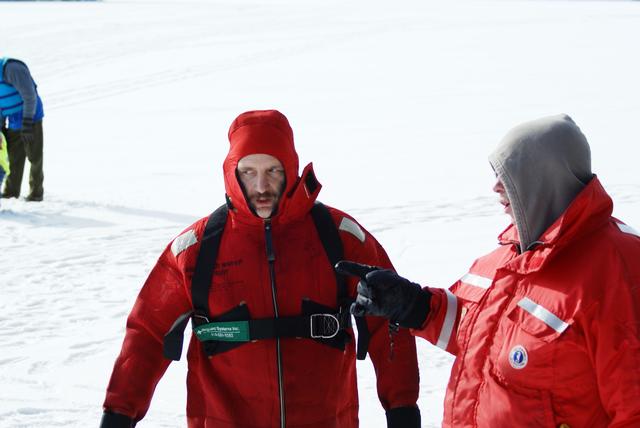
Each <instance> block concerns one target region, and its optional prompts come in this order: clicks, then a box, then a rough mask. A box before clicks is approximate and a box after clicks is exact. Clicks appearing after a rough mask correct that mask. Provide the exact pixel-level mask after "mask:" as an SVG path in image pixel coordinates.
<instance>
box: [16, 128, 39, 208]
mask: <svg viewBox="0 0 640 428" xmlns="http://www.w3.org/2000/svg"><path fill="white" fill-rule="evenodd" d="M33 131H34V135H33V136H34V138H33V140H32V142H31V143H28V144H26V145H25V152H26V155H27V159H29V163H30V164H31V167H30V168H29V195H28V196H27V198H26V199H27V201H32V202H34V201H36V202H39V201H41V200H42V197H43V196H44V188H43V187H42V183H43V181H44V173H43V172H42V162H43V156H42V151H43V150H42V146H43V144H42V143H43V138H42V121H40V122H36V123H35V124H34V126H33ZM9 165H11V164H9Z"/></svg>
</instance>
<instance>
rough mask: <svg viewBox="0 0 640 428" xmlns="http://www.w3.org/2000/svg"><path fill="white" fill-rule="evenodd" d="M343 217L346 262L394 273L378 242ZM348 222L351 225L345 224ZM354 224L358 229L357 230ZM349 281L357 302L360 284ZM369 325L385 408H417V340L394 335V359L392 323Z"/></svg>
mask: <svg viewBox="0 0 640 428" xmlns="http://www.w3.org/2000/svg"><path fill="white" fill-rule="evenodd" d="M339 214H340V215H339V216H334V219H335V220H336V223H337V224H338V225H339V226H341V227H340V237H341V238H342V242H343V245H344V257H345V259H347V260H351V261H355V262H358V263H364V264H368V265H373V266H380V267H383V268H387V269H393V265H392V264H391V261H390V260H389V257H388V256H387V253H386V252H385V250H384V249H383V248H382V246H381V245H380V244H379V243H378V241H376V239H375V238H374V237H373V236H372V235H371V234H370V233H369V232H367V231H366V230H365V229H364V228H363V227H362V226H360V225H359V224H357V223H356V222H355V220H353V219H352V218H351V217H349V216H346V215H344V214H342V213H339ZM344 218H346V219H347V223H348V224H343V223H342V222H343V219H344ZM349 222H353V224H351V223H349ZM354 224H355V225H356V226H357V227H353V226H354ZM359 231H360V232H359ZM347 281H348V283H347V285H348V287H349V293H350V294H351V296H352V297H354V298H355V296H356V288H357V283H358V280H357V279H356V278H353V277H350V278H348V279H347ZM367 325H368V327H369V332H370V342H369V356H370V358H371V361H372V362H373V366H374V368H375V372H376V377H377V379H376V380H377V389H378V397H379V398H380V402H381V403H382V406H383V407H384V409H385V410H389V409H393V408H396V407H404V406H416V402H417V400H418V392H419V382H420V376H419V372H418V361H417V357H416V344H415V339H414V337H413V336H412V335H411V334H410V333H409V330H407V329H403V328H401V329H400V330H399V331H398V332H397V333H396V334H394V335H393V357H392V355H391V339H390V336H389V322H388V320H386V319H384V318H381V317H367ZM391 357H392V358H391Z"/></svg>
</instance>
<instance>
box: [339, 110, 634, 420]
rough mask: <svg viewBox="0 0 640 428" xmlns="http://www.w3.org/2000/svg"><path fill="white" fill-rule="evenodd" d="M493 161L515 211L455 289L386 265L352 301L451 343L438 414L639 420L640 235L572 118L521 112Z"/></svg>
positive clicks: (358, 271)
mask: <svg viewBox="0 0 640 428" xmlns="http://www.w3.org/2000/svg"><path fill="white" fill-rule="evenodd" d="M489 161H490V163H491V166H492V167H493V170H494V171H495V173H496V177H497V180H496V184H495V185H494V188H493V190H494V191H495V192H496V193H498V195H499V197H500V203H501V204H502V205H503V206H504V211H505V212H506V213H507V214H509V215H510V216H511V220H512V224H511V225H510V226H509V227H508V228H507V229H506V230H505V231H504V232H502V234H500V236H499V238H498V239H499V243H500V246H499V248H497V249H496V250H494V251H493V252H492V253H490V254H488V255H486V256H483V257H481V258H479V259H477V260H476V261H475V262H474V263H473V264H472V265H471V268H470V269H469V272H468V273H466V274H465V275H464V276H463V277H462V278H461V279H460V280H458V281H457V282H456V283H455V284H454V285H453V286H452V287H451V288H450V289H448V290H443V289H437V288H427V287H425V288H424V289H422V288H421V287H420V286H418V285H417V284H413V283H411V282H409V281H408V280H406V279H404V278H401V277H399V276H398V275H396V274H395V273H394V272H392V271H390V270H386V269H377V268H373V267H367V266H362V265H360V264H353V263H348V262H347V263H346V264H343V263H344V262H343V263H340V264H338V266H339V270H341V271H342V272H348V273H351V274H354V275H358V276H361V277H362V281H361V283H360V284H359V286H358V293H359V295H358V298H357V301H356V303H355V304H354V305H355V306H354V307H353V310H354V312H355V313H357V314H361V313H368V314H375V315H384V316H387V317H390V318H391V319H392V320H397V321H399V322H400V324H401V325H404V326H406V327H410V328H413V330H412V333H413V334H415V335H418V336H422V337H423V338H425V339H427V340H428V341H430V342H432V343H433V344H435V345H437V346H439V347H441V348H442V349H444V350H446V351H448V352H450V353H452V354H453V355H455V357H456V359H455V362H454V364H453V368H452V371H451V377H450V379H449V386H448V388H447V394H446V398H445V403H444V421H443V426H445V427H456V428H458V427H482V428H489V427H490V428H494V427H558V428H577V427H611V428H612V427H616V428H622V427H639V426H640V400H639V399H638V398H639V397H640V235H639V234H638V232H636V231H635V230H633V229H632V228H631V227H629V226H627V225H626V224H624V223H623V222H621V221H620V220H617V219H615V218H613V217H611V212H612V209H613V203H612V201H611V198H610V197H609V195H608V194H607V193H606V192H605V190H604V188H603V187H602V185H601V184H600V181H599V179H598V178H597V177H596V176H595V175H594V174H592V173H591V154H590V149H589V145H588V144H587V140H586V138H585V137H584V135H583V134H582V132H581V131H580V128H578V126H577V125H576V124H575V123H574V122H573V120H571V118H570V117H568V116H566V115H558V116H552V117H546V118H542V119H538V120H534V121H532V122H528V123H524V124H522V125H520V126H518V127H516V128H514V129H513V130H511V132H509V133H508V134H507V135H506V137H505V138H504V139H503V140H502V142H501V143H500V145H499V146H498V148H497V149H496V150H495V151H494V152H493V153H492V154H491V156H490V157H489Z"/></svg>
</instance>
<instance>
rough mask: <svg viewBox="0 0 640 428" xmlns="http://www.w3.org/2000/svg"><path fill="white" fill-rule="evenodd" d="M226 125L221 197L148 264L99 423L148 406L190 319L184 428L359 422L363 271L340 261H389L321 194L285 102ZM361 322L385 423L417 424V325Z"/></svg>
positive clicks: (346, 426)
mask: <svg viewBox="0 0 640 428" xmlns="http://www.w3.org/2000/svg"><path fill="white" fill-rule="evenodd" d="M228 137H229V142H230V148H229V153H228V155H227V157H226V159H225V161H224V164H223V171H224V183H225V188H226V204H225V205H223V206H221V207H220V208H219V209H218V210H216V211H215V212H214V213H213V214H212V215H211V216H210V217H209V219H207V218H203V219H201V220H200V221H198V222H196V223H195V224H193V225H191V226H189V227H188V228H187V229H186V230H185V231H184V232H182V233H181V234H180V235H179V236H178V237H177V238H175V239H174V240H173V241H172V243H171V244H170V245H169V246H167V248H166V249H165V251H164V252H163V253H162V255H161V256H160V259H159V260H158V263H157V264H156V266H155V267H154V268H153V270H152V271H151V274H150V275H149V278H148V279H147V281H146V283H145V284H144V286H143V288H142V290H141V291H140V294H139V296H138V299H137V300H136V302H135V305H134V307H133V310H132V311H131V314H130V315H129V318H128V320H127V331H126V335H125V338H124V344H123V345H122V350H121V352H120V356H119V357H118V358H117V360H116V362H115V366H114V368H113V373H112V375H111V380H110V382H109V385H108V387H107V394H106V399H105V401H104V406H103V407H104V415H103V418H102V422H101V427H102V428H119V427H131V426H134V425H135V424H136V422H138V421H140V420H141V419H142V418H143V417H144V416H145V414H146V412H147V409H148V408H149V404H150V401H151V398H152V395H153V391H154V389H155V387H156V384H157V383H158V381H159V380H160V378H161V377H162V375H163V373H164V371H165V370H166V368H167V366H168V365H169V363H170V361H171V359H179V358H180V353H181V348H182V334H183V330H184V328H185V326H186V323H187V322H188V320H189V319H191V321H192V325H193V327H194V334H193V335H192V337H191V342H190V345H189V350H188V353H187V360H188V365H189V373H188V375H187V425H188V426H189V427H190V428H205V427H213V426H215V427H220V428H222V427H225V428H231V427H234V428H242V427H247V428H248V427H252V428H272V427H281V428H284V427H289V428H295V427H300V428H302V427H305V428H355V427H357V426H358V407H359V405H358V393H357V382H356V344H355V342H354V333H353V329H352V327H351V315H350V313H349V306H350V304H351V302H353V300H354V299H355V295H356V282H357V281H355V279H353V278H345V277H342V276H341V275H336V273H335V271H334V269H333V265H334V264H335V263H336V262H338V261H339V260H340V259H341V258H342V257H349V258H353V259H355V260H358V261H360V262H362V263H368V264H379V265H381V266H384V267H386V268H389V269H391V268H392V266H391V262H390V261H389V258H388V257H387V254H386V252H385V251H384V249H383V248H382V247H381V246H380V244H379V243H378V242H377V241H376V239H375V238H374V237H373V236H372V235H371V234H369V233H368V232H367V231H366V230H365V229H364V228H363V227H362V226H360V225H359V224H358V223H357V222H356V221H355V220H354V219H353V218H352V217H350V216H349V215H348V214H345V213H344V212H342V211H340V210H337V209H335V208H331V207H328V206H325V205H322V204H320V203H319V202H317V201H316V198H317V196H318V193H319V192H320V188H321V185H320V183H319V182H318V181H317V180H316V177H315V174H314V172H313V168H312V165H311V164H309V165H307V166H306V167H305V168H304V170H303V171H302V173H301V174H299V171H298V154H297V153H296V150H295V147H294V140H293V131H292V130H291V127H290V126H289V122H288V120H287V118H286V117H285V116H284V115H283V114H282V113H280V112H278V111H276V110H266V111H249V112H246V113H243V114H241V115H240V116H238V117H237V118H236V119H235V120H234V121H233V123H232V124H231V127H230V129H229V134H228ZM338 253H340V254H342V253H343V256H342V255H339V254H338ZM356 323H357V326H358V346H357V354H358V358H364V354H366V341H364V340H363V338H366V339H367V340H368V351H369V355H370V357H371V360H372V362H373V364H374V366H375V372H376V377H377V390H378V396H379V398H380V401H381V404H382V406H383V408H384V409H385V411H386V419H387V426H388V427H392V428H418V427H419V426H420V411H419V409H418V406H417V404H416V402H417V399H418V390H419V385H418V383H419V375H418V365H417V358H416V349H415V341H414V338H413V337H412V336H411V335H410V334H409V332H408V331H403V332H395V331H392V330H390V328H389V327H390V326H389V323H388V321H387V320H385V319H384V318H380V317H367V319H365V318H361V317H358V318H356ZM363 351H364V352H363Z"/></svg>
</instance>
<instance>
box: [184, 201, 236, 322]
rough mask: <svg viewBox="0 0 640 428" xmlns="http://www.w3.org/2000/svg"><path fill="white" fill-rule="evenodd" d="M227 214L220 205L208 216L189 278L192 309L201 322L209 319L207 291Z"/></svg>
mask: <svg viewBox="0 0 640 428" xmlns="http://www.w3.org/2000/svg"><path fill="white" fill-rule="evenodd" d="M228 213H229V209H228V208H227V206H226V205H222V206H221V207H219V208H218V209H216V210H215V211H214V212H213V213H211V215H210V216H209V220H207V225H206V226H205V228H204V233H203V234H202V243H201V244H200V252H199V253H198V258H197V259H196V267H195V270H194V272H193V277H192V278H191V299H192V301H193V309H194V312H195V316H196V317H203V320H207V319H208V318H209V313H210V312H209V289H210V287H211V279H212V278H213V270H214V269H215V266H216V260H217V258H218V249H219V248H220V241H221V240H222V231H223V230H224V225H225V224H226V223H227V214H228Z"/></svg>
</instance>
